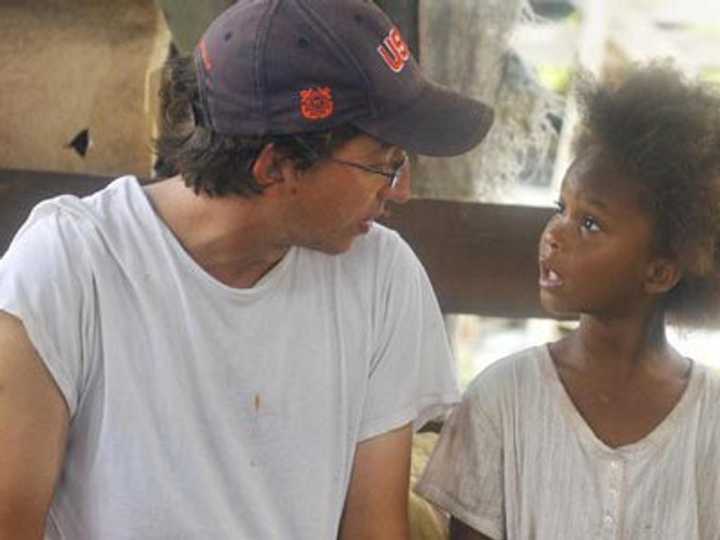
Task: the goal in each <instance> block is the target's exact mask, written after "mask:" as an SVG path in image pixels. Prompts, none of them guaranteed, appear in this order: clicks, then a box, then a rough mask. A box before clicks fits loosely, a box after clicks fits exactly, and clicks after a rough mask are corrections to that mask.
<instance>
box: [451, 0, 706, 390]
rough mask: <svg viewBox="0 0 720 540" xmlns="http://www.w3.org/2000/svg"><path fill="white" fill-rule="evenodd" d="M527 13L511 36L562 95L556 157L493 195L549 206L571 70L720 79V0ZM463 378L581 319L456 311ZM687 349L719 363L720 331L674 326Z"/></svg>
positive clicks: (564, 148) (557, 4)
mask: <svg viewBox="0 0 720 540" xmlns="http://www.w3.org/2000/svg"><path fill="white" fill-rule="evenodd" d="M530 4H531V7H532V10H533V13H532V14H529V13H528V14H527V15H526V16H525V17H524V18H523V20H521V21H519V22H518V24H517V26H516V28H515V31H514V34H513V39H512V42H511V45H512V47H513V48H514V50H515V51H516V53H517V56H518V57H519V59H520V60H521V61H522V63H523V64H524V66H525V68H526V69H527V70H528V72H529V73H531V74H532V76H533V77H534V78H535V79H536V80H537V82H538V83H539V84H540V85H541V86H542V87H543V88H544V89H546V90H548V91H549V92H553V93H555V94H557V95H558V96H559V97H561V98H563V99H564V102H563V105H562V107H563V108H564V115H563V116H564V119H565V120H564V122H563V125H562V131H561V134H560V137H559V142H558V143H557V148H556V149H553V155H554V162H553V163H552V166H551V167H549V168H548V170H547V171H545V172H543V173H542V174H541V175H540V176H537V175H535V176H534V177H533V178H532V181H516V182H510V183H508V184H507V185H505V186H504V187H503V188H502V189H500V190H498V191H497V193H494V194H493V195H492V197H489V199H490V201H489V202H497V203H507V204H525V205H531V206H549V205H551V204H552V202H553V201H554V200H555V199H556V197H557V195H556V194H557V191H558V187H559V183H560V181H561V179H562V175H563V173H564V171H565V169H566V168H567V166H568V163H569V160H570V159H571V155H570V142H571V138H572V132H573V129H574V125H575V122H576V114H577V113H576V110H575V104H574V102H573V99H572V84H573V83H572V81H573V74H574V73H576V72H577V71H578V70H580V69H582V70H585V71H589V72H591V73H593V74H594V75H595V76H596V77H599V78H602V77H608V76H612V73H608V72H611V71H612V70H613V69H614V68H615V67H617V69H621V67H622V66H626V65H628V64H631V63H635V62H646V61H648V60H651V59H656V58H669V59H672V60H673V62H674V63H675V64H676V65H677V67H679V68H680V69H682V70H683V71H684V72H685V73H687V74H688V75H689V76H691V77H700V78H702V79H704V80H707V81H711V82H717V83H718V84H720V46H719V44H720V2H714V1H709V0H681V1H678V0H673V1H669V0H602V1H600V0H585V1H582V0H576V1H560V0H537V1H533V2H530ZM448 323H449V328H450V333H451V338H452V342H453V347H454V350H455V354H456V357H457V360H458V365H459V373H460V380H461V384H462V385H463V386H465V385H467V383H468V382H469V381H470V380H471V379H472V378H473V377H474V376H475V375H476V374H477V373H478V372H479V371H481V370H482V369H483V368H485V367H486V366H487V365H488V364H490V363H492V362H494V361H496V360H498V359H499V358H502V357H503V356H506V355H508V354H511V353H513V352H515V351H518V350H521V349H523V348H526V347H530V346H533V345H537V344H540V343H545V342H548V341H552V340H555V339H557V338H559V337H560V336H562V334H563V332H566V331H568V330H570V329H571V328H573V327H574V325H575V324H576V323H574V322H564V323H558V322H556V321H551V320H545V319H530V320H510V319H497V318H483V317H474V316H465V315H460V316H451V317H449V318H448ZM669 336H670V340H671V342H672V343H673V345H675V346H676V347H677V348H678V349H679V350H680V351H681V352H682V353H683V354H685V355H686V356H689V357H691V358H693V359H695V360H697V361H699V362H703V363H706V364H709V365H712V366H715V367H720V357H719V355H718V354H717V351H718V350H719V349H720V332H718V331H707V330H694V329H677V328H671V329H670V332H669Z"/></svg>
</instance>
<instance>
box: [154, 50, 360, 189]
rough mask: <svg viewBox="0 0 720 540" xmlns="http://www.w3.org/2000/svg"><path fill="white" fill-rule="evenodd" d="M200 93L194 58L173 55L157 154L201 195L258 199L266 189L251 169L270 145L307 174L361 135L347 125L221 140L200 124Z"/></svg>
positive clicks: (167, 69)
mask: <svg viewBox="0 0 720 540" xmlns="http://www.w3.org/2000/svg"><path fill="white" fill-rule="evenodd" d="M198 92H199V91H198V84H197V77H196V72H195V66H194V62H193V58H192V56H190V55H182V56H175V57H172V56H171V58H169V59H168V61H167V62H166V64H165V68H164V71H163V84H162V88H161V90H160V108H161V113H162V114H161V126H160V135H159V137H158V138H157V139H156V140H155V153H156V156H157V159H158V163H161V164H162V165H161V168H162V170H163V172H164V176H171V175H173V174H180V175H181V176H182V178H183V179H184V181H185V184H186V185H187V186H188V187H191V188H192V189H193V190H194V191H195V192H196V193H203V194H206V195H210V196H223V195H230V194H234V195H241V196H244V197H252V196H254V195H258V194H260V193H262V186H260V185H259V184H258V183H257V182H256V180H255V178H254V176H253V174H252V167H253V164H254V163H255V160H256V159H257V157H258V155H259V154H260V152H261V151H262V149H263V148H264V147H265V146H266V145H268V144H270V143H273V144H274V145H275V148H276V149H277V150H278V151H279V152H280V153H281V154H282V155H284V156H285V157H287V158H288V159H291V160H293V161H294V162H295V163H296V166H297V167H298V168H300V169H306V168H308V167H310V166H311V165H312V164H313V163H315V162H316V161H318V160H320V159H322V158H325V157H328V156H330V155H331V154H332V152H333V151H334V150H336V149H338V148H339V147H341V146H342V145H343V144H345V143H346V142H348V141H349V140H350V139H352V138H354V137H356V136H357V135H359V134H360V133H361V131H360V130H359V129H357V128H356V127H354V126H352V125H345V126H340V127H337V128H334V129H332V130H329V131H320V132H312V133H299V134H294V135H264V136H260V135H259V136H254V137H247V136H234V135H222V134H220V133H217V132H215V131H213V130H212V129H209V128H207V127H203V126H201V125H197V123H196V121H195V118H196V115H197V114H198V112H197V106H198V103H199V99H198V96H199V94H198ZM156 168H157V166H156Z"/></svg>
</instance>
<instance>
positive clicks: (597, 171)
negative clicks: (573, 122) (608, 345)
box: [539, 152, 654, 316]
mask: <svg viewBox="0 0 720 540" xmlns="http://www.w3.org/2000/svg"><path fill="white" fill-rule="evenodd" d="M640 197H641V192H640V189H639V188H638V187H637V186H635V185H633V183H632V182H631V181H630V180H628V179H627V178H625V177H623V176H622V175H621V174H619V173H617V172H613V168H612V167H609V166H607V165H606V164H605V163H603V158H602V155H601V154H600V153H599V152H589V153H587V154H585V155H582V156H580V157H579V158H578V159H577V160H576V161H575V162H574V163H573V165H572V166H571V167H570V169H569V170H568V173H567V174H566V176H565V179H564V181H563V185H562V192H561V194H560V200H559V201H558V208H557V213H556V214H555V215H554V216H553V217H552V218H550V221H549V222H548V224H547V225H546V227H545V230H544V232H543V234H542V236H541V238H540V282H539V283H540V299H541V302H542V304H543V306H544V307H545V309H547V310H548V311H550V312H552V313H557V314H563V313H565V314H567V313H584V314H591V315H611V316H612V315H621V314H624V313H628V312H631V311H632V310H633V309H635V308H637V307H638V306H639V304H640V302H642V301H644V300H647V293H646V291H645V286H644V285H645V281H646V277H647V275H648V272H649V269H650V263H651V262H652V261H653V259H654V257H653V250H652V246H653V242H652V240H653V222H652V220H651V219H650V217H649V215H648V213H647V211H645V210H643V209H642V207H641V206H640Z"/></svg>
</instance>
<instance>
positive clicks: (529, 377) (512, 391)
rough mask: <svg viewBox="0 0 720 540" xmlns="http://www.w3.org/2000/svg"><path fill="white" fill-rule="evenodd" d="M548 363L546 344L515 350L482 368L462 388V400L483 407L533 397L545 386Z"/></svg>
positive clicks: (506, 403)
mask: <svg viewBox="0 0 720 540" xmlns="http://www.w3.org/2000/svg"><path fill="white" fill-rule="evenodd" d="M551 366H552V360H551V359H550V353H549V352H548V348H547V345H538V346H536V347H531V348H529V349H525V350H522V351H519V352H516V353H514V354H511V355H509V356H506V357H504V358H501V359H500V360H497V361H496V362H493V363H492V364H490V365H489V366H488V367H486V368H485V369H484V370H483V371H481V372H480V374H478V375H477V376H476V377H475V378H474V379H473V380H472V382H471V383H470V384H469V385H468V387H467V389H466V390H465V394H464V400H465V401H466V402H469V404H472V405H473V406H476V407H480V408H482V409H497V408H501V409H503V408H508V407H513V406H517V405H518V404H519V401H523V402H527V401H532V400H534V399H535V398H536V397H539V396H540V394H542V393H543V391H544V389H545V388H546V386H547V382H548V380H547V379H548V374H549V369H550V368H551Z"/></svg>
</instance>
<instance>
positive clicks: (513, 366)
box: [416, 346, 720, 540]
mask: <svg viewBox="0 0 720 540" xmlns="http://www.w3.org/2000/svg"><path fill="white" fill-rule="evenodd" d="M416 490H417V491H418V492H419V493H420V494H421V495H423V496H424V497H426V498H427V499H429V500H431V501H432V502H434V503H436V504H437V505H439V506H441V507H442V508H444V509H446V510H448V511H449V512H450V513H452V514H453V515H455V516H456V517H457V518H458V519H460V520H461V521H463V522H464V523H467V524H468V525H469V526H471V527H473V528H474V529H476V530H478V531H480V532H482V533H483V534H485V535H486V536H489V537H490V538H493V539H496V540H500V539H504V538H508V539H510V540H590V539H614V540H718V539H720V511H719V510H718V509H719V508H720V375H719V374H718V373H717V372H716V371H713V370H711V369H709V368H707V367H703V366H700V365H697V364H696V365H695V366H694V367H693V371H692V374H691V376H690V380H689V382H688V386H687V388H686V390H685V392H684V394H683V396H682V397H681V399H680V401H679V402H678V404H677V405H676V406H675V408H674V409H673V411H672V412H671V413H670V414H669V415H668V416H667V417H666V418H665V419H664V421H663V422H662V423H661V424H660V425H658V426H657V427H656V429H654V430H653V431H652V432H651V433H650V434H649V435H648V436H646V437H645V438H644V439H642V440H641V441H639V442H637V443H633V444H630V445H627V446H623V447H620V448H617V449H612V448H610V447H608V446H607V445H605V444H604V443H603V442H602V441H600V439H598V438H597V437H596V436H595V434H594V433H593V432H592V430H591V429H590V427H589V426H588V424H587V423H586V422H585V420H584V419H583V418H582V416H581V415H580V413H579V412H578V411H577V409H576V408H575V406H574V404H573V403H572V401H571V399H570V397H569V396H568V395H567V393H566V391H565V388H564V386H563V385H562V382H561V381H560V379H559V377H558V375H557V371H556V370H555V366H554V364H553V362H552V359H551V357H550V354H549V353H548V349H547V347H546V346H543V347H536V348H533V349H529V350H526V351H523V352H520V353H518V354H515V355H512V356H510V357H508V358H505V359H503V360H501V361H499V362H497V363H496V364H494V365H491V366H490V367H489V368H487V369H486V370H485V371H484V372H483V373H482V374H480V375H479V376H478V377H477V378H476V379H475V381H473V383H472V384H471V386H470V387H469V388H468V390H467V392H466V395H465V397H464V399H463V402H462V404H461V405H459V406H458V408H457V409H455V411H453V413H452V415H451V417H450V419H449V421H448V423H447V424H446V425H445V427H444V430H443V433H442V435H441V438H440V442H439V443H438V445H437V446H436V448H435V452H434V454H433V456H432V458H431V461H430V464H429V465H428V468H427V469H426V471H425V473H424V476H423V478H422V479H421V481H420V483H419V484H418V486H417V487H416Z"/></svg>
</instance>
